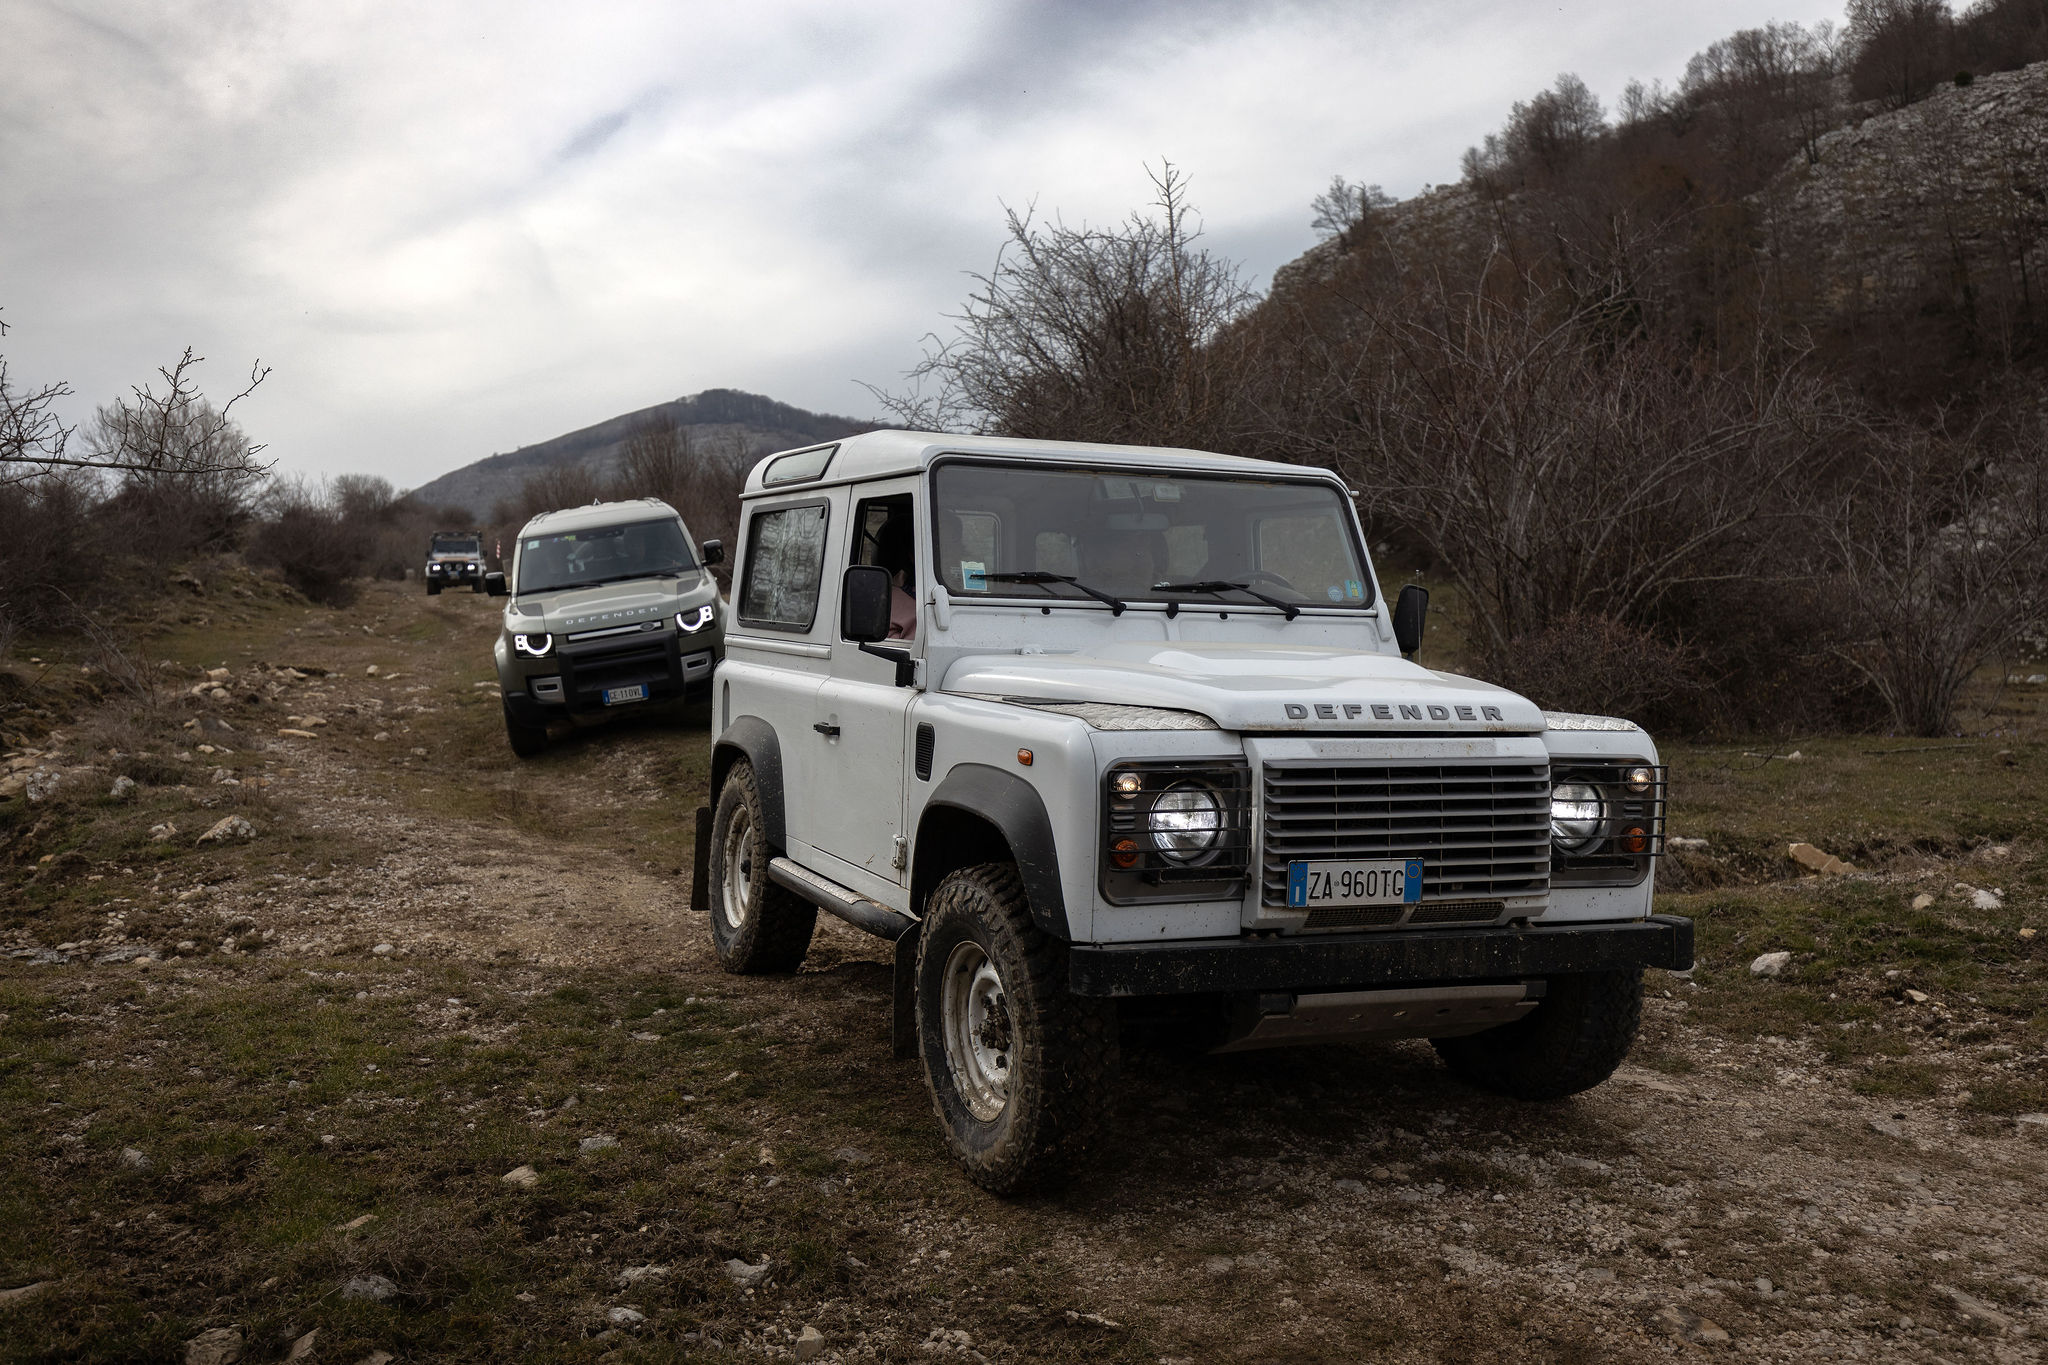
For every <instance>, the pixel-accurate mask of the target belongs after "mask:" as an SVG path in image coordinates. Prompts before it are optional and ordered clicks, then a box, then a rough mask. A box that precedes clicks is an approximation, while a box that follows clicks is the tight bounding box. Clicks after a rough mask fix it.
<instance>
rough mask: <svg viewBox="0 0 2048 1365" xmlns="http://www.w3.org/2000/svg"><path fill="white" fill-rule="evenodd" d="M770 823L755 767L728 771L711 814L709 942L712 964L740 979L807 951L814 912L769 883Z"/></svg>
mask: <svg viewBox="0 0 2048 1365" xmlns="http://www.w3.org/2000/svg"><path fill="white" fill-rule="evenodd" d="M774 856H775V852H774V850H773V849H771V848H769V847H768V826H767V824H766V823H765V822H764V821H763V820H762V818H761V789H760V786H759V784H758V783H756V782H755V781H754V769H753V765H751V764H749V763H748V762H746V761H745V760H744V759H742V760H741V761H740V762H738V763H735V764H734V765H733V768H732V771H731V772H729V773H727V774H726V777H725V786H723V787H722V788H720V789H719V792H718V808H717V810H716V811H714V812H713V813H712V816H711V867H710V871H709V874H708V880H707V881H706V883H705V886H706V889H707V892H708V895H707V897H706V899H708V900H709V901H710V902H711V943H712V946H713V947H715V948H716V949H717V950H718V965H719V966H721V967H723V968H725V969H726V970H727V971H729V972H734V973H737V974H739V975H743V976H757V975H761V974H764V973H767V972H793V971H795V970H796V969H797V968H798V967H799V966H801V965H802V964H803V960H804V954H805V953H807V952H809V951H810V948H811V931H812V930H813V929H815V928H817V926H818V908H817V907H816V906H814V905H812V904H811V903H810V902H809V901H807V900H805V899H804V898H803V897H801V896H799V895H797V894H796V893H795V892H793V891H790V890H788V889H786V888H784V887H781V886H777V885H776V884H775V883H774V882H772V881H770V880H769V879H768V860H769V859H771V858H773V857H774Z"/></svg>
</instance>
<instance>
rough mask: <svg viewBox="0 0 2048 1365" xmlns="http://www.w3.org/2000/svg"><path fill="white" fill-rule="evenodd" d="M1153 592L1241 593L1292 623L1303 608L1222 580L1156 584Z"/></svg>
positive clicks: (1212, 594) (1246, 586)
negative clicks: (1280, 614) (1276, 611)
mask: <svg viewBox="0 0 2048 1365" xmlns="http://www.w3.org/2000/svg"><path fill="white" fill-rule="evenodd" d="M1152 591H1154V592H1202V593H1207V594H1209V595H1210V596H1211V597H1216V596H1220V595H1221V594H1223V593H1226V592H1241V593H1243V594H1244V595H1245V596H1246V597H1254V598H1257V599H1258V600H1259V601H1261V602H1264V603H1265V604H1266V605H1267V606H1269V607H1274V608H1277V609H1278V610H1279V611H1280V612H1281V613H1282V614H1283V615H1285V616H1286V618H1287V619H1288V620H1290V621H1292V620H1293V619H1294V618H1295V617H1297V616H1299V615H1301V608H1300V607H1297V606H1295V605H1294V604H1293V603H1292V602H1283V601H1281V600H1280V599H1279V598H1277V597H1268V596H1266V594H1264V593H1262V592H1260V591H1259V590H1258V589H1257V588H1254V587H1253V586H1252V585H1251V584H1249V583H1231V582H1228V581H1226V580H1224V579H1221V578H1205V579H1203V580H1202V581H1201V582H1199V583H1154V584H1153V585H1152Z"/></svg>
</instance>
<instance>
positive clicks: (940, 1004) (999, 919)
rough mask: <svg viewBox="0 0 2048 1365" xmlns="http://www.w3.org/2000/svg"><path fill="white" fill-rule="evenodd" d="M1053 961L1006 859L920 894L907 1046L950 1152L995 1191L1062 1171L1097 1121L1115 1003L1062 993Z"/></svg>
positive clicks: (1110, 1083)
mask: <svg viewBox="0 0 2048 1365" xmlns="http://www.w3.org/2000/svg"><path fill="white" fill-rule="evenodd" d="M1066 967H1067V951H1066V945H1065V944H1062V943H1060V942H1058V941H1057V940H1055V939H1053V938H1052V937H1050V936H1049V935H1047V934H1046V933H1044V932H1043V931H1041V930H1040V929H1039V928H1038V926H1037V925H1036V924H1034V923H1033V922H1032V919H1031V907H1030V905H1029V903H1028V901H1027V900H1026V898H1025V895H1024V886H1023V883H1022V882H1021V881H1019V880H1018V877H1017V869H1016V868H1015V867H1013V866H1011V865H1010V864H1008V863H984V864H982V865H980V866H978V867H968V868H962V869H961V870H959V871H957V872H954V873H952V874H951V875H949V876H948V877H947V878H946V879H945V880H944V881H942V882H940V883H939V885H938V887H937V888H936V889H935V890H934V891H933V892H932V894H931V898H930V900H929V902H928V903H927V907H926V912H925V918H924V922H923V925H922V927H921V929H920V931H919V936H918V947H917V976H916V981H917V1037H918V1054H919V1058H920V1060H921V1061H922V1062H923V1065H924V1078H925V1085H926V1087H927V1088H928V1089H929V1090H930V1091H931V1096H932V1107H933V1109H935V1110H936V1111H937V1112H938V1116H939V1122H940V1124H941V1125H942V1126H943V1127H944V1129H945V1133H946V1145H947V1147H948V1148H950V1149H951V1151H952V1153H953V1159H954V1160H955V1161H957V1162H959V1163H960V1165H961V1167H962V1168H963V1169H964V1170H965V1171H966V1172H967V1174H968V1177H969V1178H970V1179H972V1180H973V1181H974V1182H975V1183H976V1184H977V1185H980V1186H982V1187H983V1188H984V1189H987V1190H991V1191H993V1192H995V1193H997V1194H1008V1193H1011V1192H1012V1191H1015V1190H1020V1189H1025V1188H1029V1187H1032V1186H1043V1185H1050V1184H1055V1183H1058V1182H1059V1181H1061V1180H1063V1179H1064V1178H1066V1177H1067V1176H1069V1175H1071V1174H1072V1173H1073V1171H1074V1169H1075V1168H1076V1167H1077V1166H1078V1164H1079V1163H1080V1161H1081V1160H1082V1159H1083V1158H1084V1157H1085V1156H1087V1154H1088V1153H1089V1152H1090V1151H1091V1150H1092V1149H1093V1148H1094V1146H1095V1144H1096V1142H1097V1141H1098V1140H1099V1139H1100V1137H1101V1136H1102V1134H1103V1131H1104V1129H1105V1128H1106V1126H1107V1115H1108V1111H1109V1099H1110V1092H1111V1090H1112V1089H1113V1087H1114V1084H1115V1074H1116V1066H1117V1038H1116V1012H1115V1009H1114V1007H1113V1006H1112V1005H1111V1004H1110V1003H1109V1002H1108V1001H1104V1000H1091V999H1084V998H1082V997H1080V996H1076V995H1072V994H1070V993H1069V992H1068V990H1067V972H1066Z"/></svg>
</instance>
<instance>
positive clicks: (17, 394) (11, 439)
mask: <svg viewBox="0 0 2048 1365" xmlns="http://www.w3.org/2000/svg"><path fill="white" fill-rule="evenodd" d="M6 335H7V324H6V323H5V322H0V337H5V336H6ZM71 392H72V390H71V386H70V385H69V384H66V383H63V382H61V381H60V382H58V383H54V384H43V385H39V386H33V387H30V388H26V389H18V388H16V387H15V385H14V382H13V380H12V379H11V378H10V377H9V374H8V370H7V357H6V355H5V354H0V484H4V483H13V482H16V481H18V480H20V479H24V478H31V477H33V476H34V475H35V473H37V472H40V471H43V470H46V469H49V468H50V467H52V466H53V465H54V464H56V463H57V462H58V461H60V460H62V459H63V457H64V451H65V448H66V446H67V445H68V444H69V443H70V440H71V433H72V429H71V428H70V427H68V426H66V425H65V424H64V422H63V420H62V419H61V418H60V417H59V416H58V414H57V411H56V408H57V404H58V403H59V402H60V401H62V400H63V399H66V398H69V397H70V396H71Z"/></svg>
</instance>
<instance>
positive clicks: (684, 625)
mask: <svg viewBox="0 0 2048 1365" xmlns="http://www.w3.org/2000/svg"><path fill="white" fill-rule="evenodd" d="M714 614H715V613H714V612H713V611H712V609H711V604H710V603H708V602H707V603H705V604H704V605H703V606H701V607H685V608H684V609H683V610H681V611H679V612H677V613H676V629H677V630H680V631H682V632H684V633H685V634H688V635H695V634H696V633H697V632H698V631H700V630H702V629H704V627H706V626H708V625H710V624H711V618H712V616H713V615H714Z"/></svg>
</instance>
